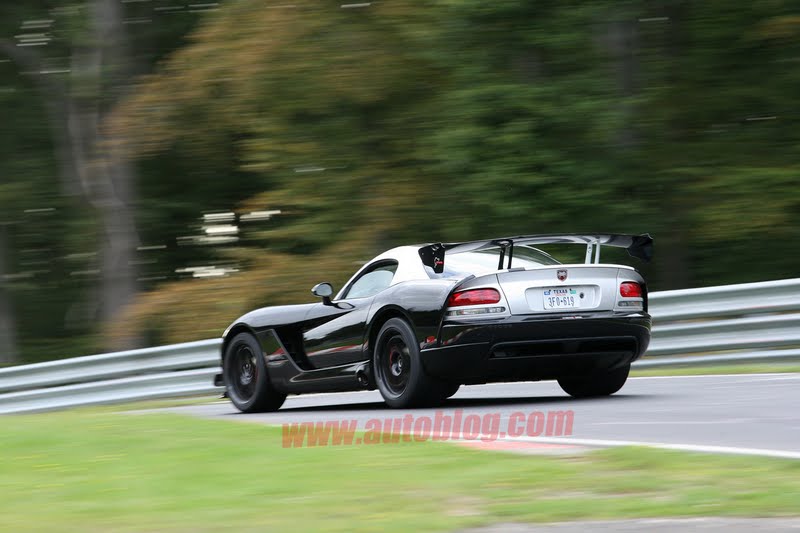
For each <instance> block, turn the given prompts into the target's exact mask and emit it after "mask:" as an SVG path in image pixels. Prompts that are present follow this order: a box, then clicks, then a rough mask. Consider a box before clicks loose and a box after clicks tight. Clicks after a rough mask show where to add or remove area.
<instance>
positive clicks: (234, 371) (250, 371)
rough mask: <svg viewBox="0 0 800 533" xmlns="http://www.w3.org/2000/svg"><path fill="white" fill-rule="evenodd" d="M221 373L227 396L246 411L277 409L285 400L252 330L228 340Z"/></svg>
mask: <svg viewBox="0 0 800 533" xmlns="http://www.w3.org/2000/svg"><path fill="white" fill-rule="evenodd" d="M222 375H223V379H224V381H225V392H226V394H227V395H228V398H230V400H231V403H233V405H234V406H235V407H236V408H237V409H238V410H239V411H241V412H243V413H262V412H264V411H277V410H278V409H279V408H280V407H281V405H283V402H284V401H285V400H286V395H285V394H283V393H280V392H278V391H276V390H275V389H274V387H273V386H272V383H270V381H269V376H268V375H267V364H266V362H265V361H264V355H263V353H262V351H261V346H260V345H259V344H258V341H257V340H256V338H255V337H253V335H251V334H249V333H239V334H238V335H236V336H235V337H234V338H233V339H231V342H230V343H228V347H227V349H226V350H225V360H224V362H223V372H222Z"/></svg>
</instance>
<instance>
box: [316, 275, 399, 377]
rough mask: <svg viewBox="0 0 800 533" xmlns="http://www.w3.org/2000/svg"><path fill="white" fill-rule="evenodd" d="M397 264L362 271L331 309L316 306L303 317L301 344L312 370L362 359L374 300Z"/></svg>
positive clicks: (328, 306) (325, 306)
mask: <svg viewBox="0 0 800 533" xmlns="http://www.w3.org/2000/svg"><path fill="white" fill-rule="evenodd" d="M396 271H397V261H392V260H384V261H377V262H375V263H373V264H371V265H369V266H368V267H367V268H365V269H363V270H362V271H361V272H360V273H359V274H358V276H356V277H355V278H354V279H353V280H351V281H350V282H349V283H348V285H347V286H346V287H345V289H344V290H343V291H342V293H341V298H340V299H338V300H334V301H333V302H332V303H331V305H319V306H316V307H315V308H314V309H312V310H311V312H310V313H309V315H308V316H307V317H306V324H307V328H306V329H305V331H304V332H303V342H304V345H305V352H306V355H307V356H308V360H309V361H310V363H311V365H312V366H313V367H314V368H327V367H331V366H338V365H345V364H348V363H355V362H358V361H361V360H363V359H364V343H365V342H366V338H365V336H366V327H367V317H368V315H369V309H370V306H371V305H372V302H373V300H374V299H375V296H376V295H377V294H379V293H380V292H382V291H384V290H386V289H387V288H389V286H390V285H391V283H392V279H393V278H394V274H395V272H396Z"/></svg>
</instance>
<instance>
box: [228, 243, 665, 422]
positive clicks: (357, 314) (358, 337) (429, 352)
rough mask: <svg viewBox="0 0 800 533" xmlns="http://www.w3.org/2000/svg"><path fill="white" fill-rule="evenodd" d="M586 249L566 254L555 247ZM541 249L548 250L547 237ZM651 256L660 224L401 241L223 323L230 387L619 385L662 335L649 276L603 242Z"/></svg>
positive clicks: (603, 390) (235, 394)
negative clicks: (334, 279)
mask: <svg viewBox="0 0 800 533" xmlns="http://www.w3.org/2000/svg"><path fill="white" fill-rule="evenodd" d="M552 244H574V245H580V246H583V247H585V255H584V254H583V250H580V252H579V253H580V255H581V256H583V257H585V261H584V262H583V263H575V262H572V263H569V264H562V263H560V262H559V261H558V260H556V259H555V258H554V257H553V256H551V255H550V254H548V253H546V252H545V251H543V250H541V249H540V248H541V247H543V246H544V245H552ZM537 246H538V248H537ZM604 246H612V247H619V248H625V249H627V251H628V253H629V254H630V255H631V256H633V257H636V258H638V259H642V260H644V261H649V260H650V258H651V257H652V252H653V240H652V238H651V237H650V236H649V235H647V234H644V235H613V234H589V235H577V234H567V235H523V236H518V237H503V238H497V239H488V240H481V241H471V242H458V243H428V244H420V245H415V246H401V247H398V248H393V249H391V250H389V251H387V252H384V253H382V254H380V255H379V256H377V257H375V258H374V259H372V260H371V261H368V262H367V263H366V264H365V265H364V266H363V267H361V268H360V269H359V270H358V271H357V272H356V273H355V274H354V275H353V276H352V277H351V278H350V280H349V281H348V282H347V283H346V284H345V285H344V287H342V288H341V290H339V292H338V293H334V292H335V291H334V288H333V287H332V286H331V284H330V283H325V282H323V283H319V284H318V285H316V286H315V287H314V288H313V289H312V290H311V292H312V293H313V294H314V295H315V296H317V297H318V298H319V299H320V301H318V302H316V303H308V304H302V305H287V306H272V307H265V308H262V309H257V310H255V311H252V312H250V313H247V314H245V315H244V316H242V317H240V318H239V319H238V320H236V321H235V322H234V323H233V324H231V325H230V326H229V327H228V329H227V330H226V331H225V333H224V334H223V343H222V353H221V357H222V373H221V374H219V375H217V376H216V378H215V380H214V381H215V384H217V385H223V384H224V386H225V389H226V394H227V396H228V397H229V398H230V400H231V402H232V403H233V404H234V405H235V406H236V408H237V409H239V410H240V411H243V412H257V411H270V410H276V409H278V408H280V406H281V405H282V404H283V402H284V400H285V399H286V396H287V395H288V394H303V393H311V392H330V391H354V390H362V389H370V390H374V389H376V388H377V389H378V390H379V391H380V393H381V395H382V396H383V399H384V400H385V402H386V403H387V404H388V405H389V406H391V407H396V408H406V407H414V406H430V405H436V404H438V403H440V402H442V401H444V400H445V399H446V398H449V397H450V396H452V395H453V394H455V393H456V391H457V390H458V388H459V387H460V386H461V385H471V384H478V383H489V382H507V381H537V380H557V381H558V383H559V385H560V386H561V388H562V389H563V390H564V391H565V392H566V393H568V394H570V395H571V396H574V397H588V396H605V395H610V394H614V393H615V392H617V391H618V390H619V389H620V388H622V386H623V385H624V384H625V381H626V379H627V377H628V372H629V370H630V366H631V362H633V361H635V360H636V359H637V358H639V357H640V356H641V355H642V354H643V353H644V352H645V350H646V349H647V346H648V344H649V342H650V328H651V319H650V315H649V314H648V313H647V285H646V283H645V280H644V278H642V276H641V275H640V274H639V273H638V272H637V271H636V270H635V269H634V268H631V267H629V266H625V265H618V264H606V263H600V249H601V247H604Z"/></svg>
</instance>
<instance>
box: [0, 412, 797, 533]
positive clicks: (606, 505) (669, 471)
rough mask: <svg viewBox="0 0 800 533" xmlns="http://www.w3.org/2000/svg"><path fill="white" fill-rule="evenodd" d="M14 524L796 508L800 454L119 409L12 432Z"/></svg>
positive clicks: (291, 521)
mask: <svg viewBox="0 0 800 533" xmlns="http://www.w3.org/2000/svg"><path fill="white" fill-rule="evenodd" d="M0 442H2V455H1V456H0V494H2V495H3V496H2V498H0V530H2V531H15V532H22V531H37V532H39V531H78V530H80V531H86V532H92V531H115V532H116V531H162V532H184V531H186V532H188V531H192V532H203V531H224V530H230V531H266V530H292V531H376V530H385V531H406V530H411V529H420V530H425V531H439V530H440V531H447V530H454V529H457V528H460V527H465V526H475V525H482V524H487V523H494V522H508V521H551V520H575V519H605V518H609V519H610V518H624V517H655V516H699V515H739V516H781V515H797V514H798V513H800V509H798V507H797V502H798V501H800V461H788V460H778V459H759V458H753V457H746V458H742V457H730V456H726V457H722V456H713V455H699V454H686V453H680V452H669V451H660V450H650V449H639V448H617V449H609V450H602V451H597V452H592V453H589V454H586V455H580V456H559V457H539V456H520V455H511V454H499V453H489V452H481V451H476V450H469V449H462V448H459V447H456V446H453V445H448V444H440V443H407V444H394V445H375V446H366V445H362V446H353V447H321V448H301V449H298V448H291V449H286V448H283V447H282V444H281V443H282V439H281V429H280V428H272V427H263V426H258V425H251V424H238V423H230V422H226V421H217V420H202V419H194V418H189V417H182V416H179V415H170V414H152V415H150V414H148V415H114V414H111V413H108V412H106V411H104V410H83V411H72V412H65V413H56V414H44V415H31V416H10V417H4V418H3V419H2V426H1V427H0Z"/></svg>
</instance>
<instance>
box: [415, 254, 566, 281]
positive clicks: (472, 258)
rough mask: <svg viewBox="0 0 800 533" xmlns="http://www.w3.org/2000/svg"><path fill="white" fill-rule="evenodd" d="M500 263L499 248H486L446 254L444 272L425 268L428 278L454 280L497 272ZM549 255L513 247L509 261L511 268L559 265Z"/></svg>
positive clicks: (506, 259) (505, 263)
mask: <svg viewBox="0 0 800 533" xmlns="http://www.w3.org/2000/svg"><path fill="white" fill-rule="evenodd" d="M507 261H508V257H507V256H506V258H505V259H504V260H503V263H504V266H505V265H507V264H508V263H507ZM499 262H500V248H487V249H486V250H479V251H474V252H463V253H459V254H452V255H451V254H446V255H445V258H444V272H442V273H441V274H434V273H433V269H432V268H429V267H426V268H425V270H426V271H427V272H428V276H430V277H431V278H456V277H463V276H467V275H470V274H473V275H475V276H480V275H483V274H490V273H492V272H497V270H498V269H497V264H498V263H499ZM559 264H561V263H559V262H558V261H557V260H556V259H555V258H554V257H553V256H551V255H550V254H548V253H546V252H543V251H542V250H539V249H538V248H533V247H531V246H515V247H514V256H513V257H512V259H511V268H520V267H522V268H536V267H541V266H547V265H559Z"/></svg>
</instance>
